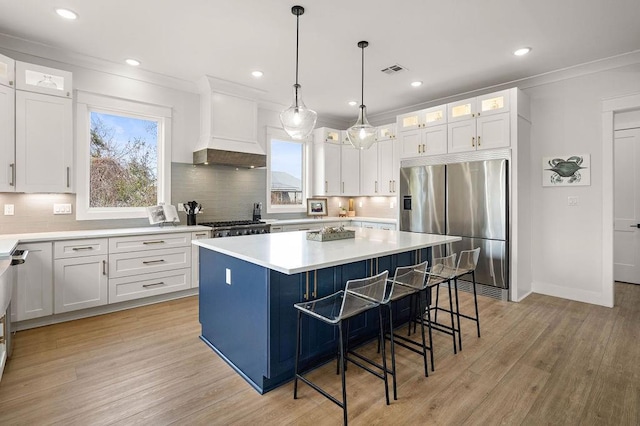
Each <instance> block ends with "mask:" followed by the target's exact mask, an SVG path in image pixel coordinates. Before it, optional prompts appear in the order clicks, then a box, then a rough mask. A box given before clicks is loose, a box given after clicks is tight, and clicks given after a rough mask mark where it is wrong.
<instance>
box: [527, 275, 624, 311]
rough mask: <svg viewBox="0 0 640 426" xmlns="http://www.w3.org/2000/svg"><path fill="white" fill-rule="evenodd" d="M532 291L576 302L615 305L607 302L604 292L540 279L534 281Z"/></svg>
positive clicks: (611, 306)
mask: <svg viewBox="0 0 640 426" xmlns="http://www.w3.org/2000/svg"><path fill="white" fill-rule="evenodd" d="M532 291H533V293H538V294H544V295H547V296H553V297H559V298H562V299H568V300H573V301H576V302H583V303H590V304H592V305H599V306H605V307H607V308H613V305H612V304H610V303H608V302H607V300H606V298H605V296H604V295H603V294H602V292H596V291H588V290H583V289H580V288H569V287H563V286H559V285H556V284H551V283H545V282H540V281H534V282H533V286H532Z"/></svg>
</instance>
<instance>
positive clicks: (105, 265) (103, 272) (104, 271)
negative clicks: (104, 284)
mask: <svg viewBox="0 0 640 426" xmlns="http://www.w3.org/2000/svg"><path fill="white" fill-rule="evenodd" d="M102 275H107V261H106V260H103V261H102Z"/></svg>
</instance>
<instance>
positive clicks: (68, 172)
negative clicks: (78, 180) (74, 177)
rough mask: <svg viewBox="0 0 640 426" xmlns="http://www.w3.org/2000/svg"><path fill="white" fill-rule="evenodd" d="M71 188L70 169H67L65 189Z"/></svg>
mask: <svg viewBox="0 0 640 426" xmlns="http://www.w3.org/2000/svg"><path fill="white" fill-rule="evenodd" d="M70 186H71V167H67V188H69V187H70Z"/></svg>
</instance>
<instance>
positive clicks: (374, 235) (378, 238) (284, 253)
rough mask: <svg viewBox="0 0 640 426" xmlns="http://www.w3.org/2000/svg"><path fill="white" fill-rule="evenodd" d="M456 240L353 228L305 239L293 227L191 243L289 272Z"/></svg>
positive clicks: (324, 266)
mask: <svg viewBox="0 0 640 426" xmlns="http://www.w3.org/2000/svg"><path fill="white" fill-rule="evenodd" d="M460 240H461V238H460V237H455V236H447V235H435V234H420V233H414V232H402V231H387V230H383V229H360V228H356V237H355V238H348V239H344V240H334V241H325V242H319V241H310V240H307V233H306V232H305V231H296V232H281V233H273V234H260V235H243V236H238V237H230V238H207V239H201V240H196V241H193V242H192V244H195V245H198V246H200V247H203V248H206V249H209V250H213V251H216V252H218V253H222V254H226V255H229V256H232V257H235V258H237V259H241V260H245V261H247V262H251V263H254V264H256V265H260V266H263V267H265V268H269V269H272V270H274V271H278V272H282V273H284V274H289V275H291V274H297V273H300V272H307V271H312V270H315V269H321V268H328V267H331V266H337V265H344V264H346V263H351V262H357V261H361V260H366V259H372V258H376V257H381V256H387V255H391V254H397V253H404V252H407V251H411V250H417V249H421V248H425V247H432V246H437V245H440V244H447V243H452V242H455V241H460Z"/></svg>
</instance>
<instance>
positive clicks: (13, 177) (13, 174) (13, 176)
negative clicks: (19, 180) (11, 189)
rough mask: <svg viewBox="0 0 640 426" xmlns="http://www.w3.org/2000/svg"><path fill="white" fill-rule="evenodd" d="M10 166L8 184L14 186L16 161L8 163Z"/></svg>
mask: <svg viewBox="0 0 640 426" xmlns="http://www.w3.org/2000/svg"><path fill="white" fill-rule="evenodd" d="M9 167H10V168H11V182H9V186H15V184H16V163H11V164H9Z"/></svg>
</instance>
